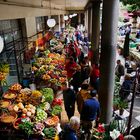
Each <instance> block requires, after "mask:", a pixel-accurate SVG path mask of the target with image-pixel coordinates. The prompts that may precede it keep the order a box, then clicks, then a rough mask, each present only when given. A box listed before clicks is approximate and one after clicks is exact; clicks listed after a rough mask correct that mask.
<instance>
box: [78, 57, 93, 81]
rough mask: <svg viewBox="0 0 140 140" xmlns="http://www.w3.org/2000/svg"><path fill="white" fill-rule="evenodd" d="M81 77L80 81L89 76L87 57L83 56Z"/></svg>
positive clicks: (89, 69) (89, 68)
mask: <svg viewBox="0 0 140 140" xmlns="http://www.w3.org/2000/svg"><path fill="white" fill-rule="evenodd" d="M80 65H81V77H82V79H81V80H82V82H84V80H86V79H88V78H89V77H90V73H91V67H90V65H89V60H88V57H84V59H83V61H82V62H81V64H80Z"/></svg>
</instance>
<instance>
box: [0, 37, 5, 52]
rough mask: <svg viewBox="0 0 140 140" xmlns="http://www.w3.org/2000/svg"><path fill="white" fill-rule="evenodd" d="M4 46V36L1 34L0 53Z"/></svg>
mask: <svg viewBox="0 0 140 140" xmlns="http://www.w3.org/2000/svg"><path fill="white" fill-rule="evenodd" d="M3 48H4V42H3V38H2V37H1V36H0V53H1V52H2V50H3Z"/></svg>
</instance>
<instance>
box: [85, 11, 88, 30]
mask: <svg viewBox="0 0 140 140" xmlns="http://www.w3.org/2000/svg"><path fill="white" fill-rule="evenodd" d="M85 29H86V31H88V11H87V10H86V11H85Z"/></svg>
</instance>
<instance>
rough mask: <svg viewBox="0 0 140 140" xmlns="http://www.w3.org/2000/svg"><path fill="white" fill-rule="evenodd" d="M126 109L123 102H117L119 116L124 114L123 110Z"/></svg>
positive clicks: (126, 104)
mask: <svg viewBox="0 0 140 140" xmlns="http://www.w3.org/2000/svg"><path fill="white" fill-rule="evenodd" d="M127 107H128V103H127V102H126V101H125V100H121V99H120V100H119V101H118V109H119V114H120V115H122V114H123V112H124V109H126V108H127Z"/></svg>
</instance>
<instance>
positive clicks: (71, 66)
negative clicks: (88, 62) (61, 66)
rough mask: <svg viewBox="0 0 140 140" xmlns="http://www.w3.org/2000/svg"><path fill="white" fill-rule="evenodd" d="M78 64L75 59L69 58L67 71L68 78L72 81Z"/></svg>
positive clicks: (66, 65)
mask: <svg viewBox="0 0 140 140" xmlns="http://www.w3.org/2000/svg"><path fill="white" fill-rule="evenodd" d="M76 67H77V63H76V62H75V61H74V59H73V57H69V58H67V60H66V64H65V70H66V71H67V78H68V80H70V79H71V78H72V77H73V75H74V73H75V72H76Z"/></svg>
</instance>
